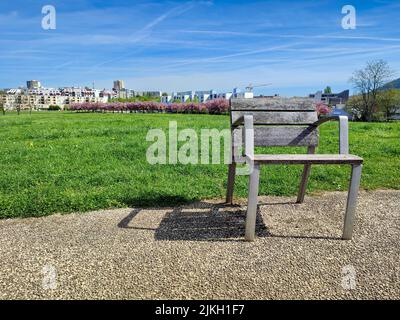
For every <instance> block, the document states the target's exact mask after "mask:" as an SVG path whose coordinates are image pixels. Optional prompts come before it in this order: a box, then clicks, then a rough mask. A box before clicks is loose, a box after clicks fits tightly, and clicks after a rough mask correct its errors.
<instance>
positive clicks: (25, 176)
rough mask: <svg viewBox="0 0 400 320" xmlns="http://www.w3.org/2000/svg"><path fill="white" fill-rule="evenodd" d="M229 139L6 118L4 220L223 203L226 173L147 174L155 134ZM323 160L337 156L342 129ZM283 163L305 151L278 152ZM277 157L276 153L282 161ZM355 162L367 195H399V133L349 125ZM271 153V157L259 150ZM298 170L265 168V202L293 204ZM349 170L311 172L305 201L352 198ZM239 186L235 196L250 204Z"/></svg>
mask: <svg viewBox="0 0 400 320" xmlns="http://www.w3.org/2000/svg"><path fill="white" fill-rule="evenodd" d="M171 120H175V121H177V122H178V128H179V129H183V128H194V129H195V130H196V131H198V132H200V129H202V128H217V129H224V128H228V126H229V118H228V116H210V115H168V114H89V113H80V114H73V113H60V112H54V113H51V112H42V113H40V112H35V113H32V114H31V115H29V114H27V113H23V114H21V115H20V116H18V115H16V114H14V113H8V114H6V115H5V116H0V135H1V136H0V138H1V142H0V218H8V217H28V216H42V215H47V214H51V213H55V212H62V213H66V212H73V211H88V210H93V209H101V208H111V207H126V206H138V205H167V204H168V205H170V204H176V203H181V202H186V201H192V200H198V199H205V198H214V197H218V198H221V197H224V194H225V186H226V175H227V166H226V165H202V164H199V165H150V164H148V163H147V162H146V156H145V155H146V150H147V148H148V146H149V145H150V144H151V143H150V142H146V140H145V137H146V134H147V131H148V130H149V129H150V128H164V129H165V130H167V128H168V122H169V121H171ZM320 135H321V145H320V147H319V150H318V152H319V153H332V152H337V144H338V135H337V123H329V124H324V125H323V127H322V130H321V134H320ZM277 150H279V152H281V153H288V152H301V153H304V152H305V149H304V148H289V149H286V148H279V149H277ZM277 150H274V151H277ZM350 150H351V153H354V154H357V155H360V156H362V157H364V159H365V164H364V169H363V176H362V188H364V189H378V188H379V189H389V188H391V189H399V187H400V123H382V124H377V123H368V124H367V123H351V124H350ZM262 151H265V152H268V150H262ZM301 169H302V168H301V166H283V165H282V166H263V167H262V175H261V185H260V194H269V195H294V194H296V192H297V187H298V184H299V179H300V174H301ZM349 172H350V171H349V168H348V167H346V166H314V167H313V169H312V172H311V179H310V184H309V188H308V190H309V191H312V192H315V191H319V190H346V189H347V186H348V178H349ZM246 193H247V177H245V176H239V177H238V178H237V181H236V190H235V196H239V197H246Z"/></svg>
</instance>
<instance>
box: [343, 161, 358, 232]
mask: <svg viewBox="0 0 400 320" xmlns="http://www.w3.org/2000/svg"><path fill="white" fill-rule="evenodd" d="M361 169H362V164H359V165H352V168H351V180H350V187H349V194H348V196H347V206H346V215H345V217H344V227H343V235H342V239H344V240H351V237H352V234H353V226H354V217H355V212H356V207H357V195H358V189H359V187H360V180H361Z"/></svg>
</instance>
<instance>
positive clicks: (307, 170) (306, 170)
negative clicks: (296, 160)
mask: <svg viewBox="0 0 400 320" xmlns="http://www.w3.org/2000/svg"><path fill="white" fill-rule="evenodd" d="M307 153H308V154H314V153H315V147H308V150H307ZM310 171H311V165H310V164H306V165H304V169H303V175H302V177H301V183H300V189H299V193H298V194H297V203H303V202H304V196H305V195H306V190H307V183H308V177H309V176H310Z"/></svg>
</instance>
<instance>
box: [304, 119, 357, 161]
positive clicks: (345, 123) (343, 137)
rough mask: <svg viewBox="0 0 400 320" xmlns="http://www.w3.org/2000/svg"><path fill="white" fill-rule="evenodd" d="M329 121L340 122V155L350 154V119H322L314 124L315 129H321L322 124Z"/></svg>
mask: <svg viewBox="0 0 400 320" xmlns="http://www.w3.org/2000/svg"><path fill="white" fill-rule="evenodd" d="M328 121H339V153H340V154H349V119H348V117H347V116H330V117H326V118H321V119H319V120H318V121H316V122H314V123H313V124H312V125H313V126H314V127H319V126H320V125H321V124H323V123H325V122H328Z"/></svg>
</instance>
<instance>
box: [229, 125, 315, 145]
mask: <svg viewBox="0 0 400 320" xmlns="http://www.w3.org/2000/svg"><path fill="white" fill-rule="evenodd" d="M242 135H243V128H242V127H238V128H236V129H234V132H233V143H234V146H235V147H237V146H240V145H242V141H244V138H243V137H242ZM318 138H319V134H318V129H316V128H315V127H294V126H281V127H272V126H270V127H254V146H256V147H269V146H270V147H275V146H276V147H284V146H294V147H295V146H317V145H318Z"/></svg>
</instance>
